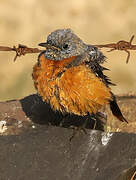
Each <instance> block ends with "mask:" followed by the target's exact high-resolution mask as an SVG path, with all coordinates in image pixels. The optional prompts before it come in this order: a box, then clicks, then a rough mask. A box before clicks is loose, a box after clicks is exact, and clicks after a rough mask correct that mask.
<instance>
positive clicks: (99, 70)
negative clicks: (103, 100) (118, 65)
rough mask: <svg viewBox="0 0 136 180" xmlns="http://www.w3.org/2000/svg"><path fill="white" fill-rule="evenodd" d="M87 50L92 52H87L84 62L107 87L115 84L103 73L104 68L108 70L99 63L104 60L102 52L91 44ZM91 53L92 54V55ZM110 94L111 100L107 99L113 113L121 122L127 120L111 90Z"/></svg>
mask: <svg viewBox="0 0 136 180" xmlns="http://www.w3.org/2000/svg"><path fill="white" fill-rule="evenodd" d="M89 50H90V51H92V53H90V54H89V55H90V58H89V59H90V61H88V62H86V65H87V66H89V68H90V69H91V70H92V71H93V72H94V73H95V74H96V76H97V77H99V78H100V79H101V80H102V81H103V82H104V83H105V85H106V86H107V87H108V86H109V85H115V84H113V83H112V82H111V80H110V79H109V78H108V77H107V76H106V75H104V73H103V71H104V70H109V69H107V68H105V67H103V66H101V65H100V64H102V63H103V62H104V61H105V56H104V55H103V54H102V52H100V51H98V49H97V48H93V46H92V47H91V46H90V47H89ZM91 54H93V56H92V55H91ZM111 96H112V100H110V101H109V104H110V109H111V111H112V113H113V115H114V116H115V117H116V118H117V119H118V120H120V121H122V122H127V120H126V119H125V118H124V116H123V115H122V112H121V110H120V108H119V106H118V104H117V101H116V97H115V96H114V94H113V93H112V92H111ZM127 123H128V122H127Z"/></svg>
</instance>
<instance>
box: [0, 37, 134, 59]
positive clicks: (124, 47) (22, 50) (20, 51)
mask: <svg viewBox="0 0 136 180" xmlns="http://www.w3.org/2000/svg"><path fill="white" fill-rule="evenodd" d="M133 39H134V35H133V36H132V37H131V38H130V41H129V42H128V41H124V40H121V41H118V42H117V43H111V44H103V45H94V46H96V47H98V48H111V49H110V50H109V51H108V52H111V51H115V50H121V51H125V52H126V53H127V54H128V55H127V59H126V63H128V61H129V59H130V51H129V50H136V45H132V41H133ZM0 51H15V52H16V55H15V58H14V61H16V59H17V57H20V56H22V55H23V56H24V55H25V54H31V53H40V52H42V51H43V50H40V49H38V48H29V47H27V46H25V45H22V44H19V45H18V47H16V46H13V48H11V47H6V46H0Z"/></svg>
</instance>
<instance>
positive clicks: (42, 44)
mask: <svg viewBox="0 0 136 180" xmlns="http://www.w3.org/2000/svg"><path fill="white" fill-rule="evenodd" d="M38 46H42V47H48V46H49V44H47V43H40V44H38Z"/></svg>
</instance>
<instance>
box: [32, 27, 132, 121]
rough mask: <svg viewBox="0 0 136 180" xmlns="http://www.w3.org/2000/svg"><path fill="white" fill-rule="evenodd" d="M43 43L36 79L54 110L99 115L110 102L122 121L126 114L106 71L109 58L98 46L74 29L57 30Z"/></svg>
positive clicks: (36, 65)
mask: <svg viewBox="0 0 136 180" xmlns="http://www.w3.org/2000/svg"><path fill="white" fill-rule="evenodd" d="M39 46H42V47H44V48H45V49H44V50H43V51H42V52H41V53H40V54H39V56H38V60H37V63H36V64H35V65H34V67H33V72H32V78H33V81H34V86H35V88H36V90H37V92H38V95H39V96H41V97H42V100H43V101H45V102H46V103H48V104H49V105H50V106H51V108H52V109H53V110H54V111H59V112H61V113H62V114H65V113H68V114H74V115H77V116H86V115H88V114H89V115H90V116H91V115H96V114H97V112H99V111H100V110H101V108H102V107H104V106H105V105H106V104H109V106H110V109H111V111H112V114H113V115H114V116H115V117H116V118H117V119H118V120H120V121H122V122H126V123H128V121H127V120H126V119H125V117H124V116H123V114H122V112H121V110H120V108H119V106H118V104H117V100H116V97H115V95H114V94H113V93H112V91H111V88H110V86H111V85H114V84H113V83H112V82H111V80H110V79H109V78H108V77H107V76H106V75H105V74H104V71H105V70H108V69H107V68H105V67H104V66H102V64H103V63H104V62H105V61H106V60H105V59H106V57H105V56H104V55H103V53H102V52H101V51H100V50H99V49H98V48H97V47H95V46H93V45H88V44H86V43H84V42H83V41H82V40H81V39H80V38H79V37H78V36H77V35H76V34H75V33H74V32H73V31H72V30H71V29H69V28H68V29H57V30H55V31H53V32H51V33H50V34H49V35H48V37H47V40H46V41H45V42H43V43H40V44H39Z"/></svg>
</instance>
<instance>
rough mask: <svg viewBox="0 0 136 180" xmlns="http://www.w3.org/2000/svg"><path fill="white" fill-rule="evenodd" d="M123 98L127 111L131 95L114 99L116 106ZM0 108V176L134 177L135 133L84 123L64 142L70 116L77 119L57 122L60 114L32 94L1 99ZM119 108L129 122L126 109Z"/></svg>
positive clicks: (35, 178)
mask: <svg viewBox="0 0 136 180" xmlns="http://www.w3.org/2000/svg"><path fill="white" fill-rule="evenodd" d="M130 100H131V103H130V102H129V101H130ZM125 101H126V102H127V103H129V106H128V107H127V108H123V109H124V110H125V109H126V110H127V111H128V109H129V108H130V106H131V105H132V106H134V103H136V102H135V101H136V100H135V98H133V99H129V98H128V99H120V107H121V108H122V104H123V106H124V104H125ZM129 110H130V109H129ZM0 111H1V113H0V132H1V134H2V135H3V136H0V147H1V150H0V162H1V163H0V172H1V173H0V179H4V180H8V179H10V180H15V179H19V180H28V179H29V180H45V179H48V180H53V179H55V180H63V179H64V180H76V179H77V180H89V179H91V180H125V179H128V180H130V179H131V178H132V177H133V179H131V180H134V178H135V177H134V176H135V174H136V134H134V133H125V132H102V131H100V130H91V129H90V128H91V127H89V126H87V129H86V131H87V134H82V133H78V134H76V136H75V137H74V138H73V139H72V141H71V142H70V141H69V138H70V137H71V136H72V134H73V130H72V129H70V128H68V127H69V125H71V122H70V120H72V121H73V120H75V121H76V124H77V125H78V123H79V122H80V121H82V120H80V121H79V120H76V118H77V117H71V116H69V117H68V118H67V117H66V119H67V120H66V121H67V123H66V124H63V127H60V121H61V120H62V119H63V118H64V117H63V116H62V114H60V113H58V112H56V113H55V112H53V111H52V110H51V108H50V107H49V105H47V104H45V103H44V102H42V101H41V99H40V98H39V97H38V96H37V95H31V96H28V97H25V98H24V99H22V100H17V101H8V102H1V103H0ZM107 111H108V112H109V110H108V109H107ZM133 111H134V110H133ZM123 113H124V114H125V115H128V118H129V120H131V123H132V122H133V121H132V119H131V114H130V115H129V114H128V113H126V111H123ZM108 115H110V114H109V113H108ZM132 116H133V115H132ZM109 118H111V116H110V117H109ZM133 120H134V119H133ZM114 121H116V119H114ZM133 123H134V122H133ZM79 124H80V123H79ZM116 125H117V124H116ZM124 126H125V125H124ZM126 126H127V125H126ZM98 129H101V128H98Z"/></svg>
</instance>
